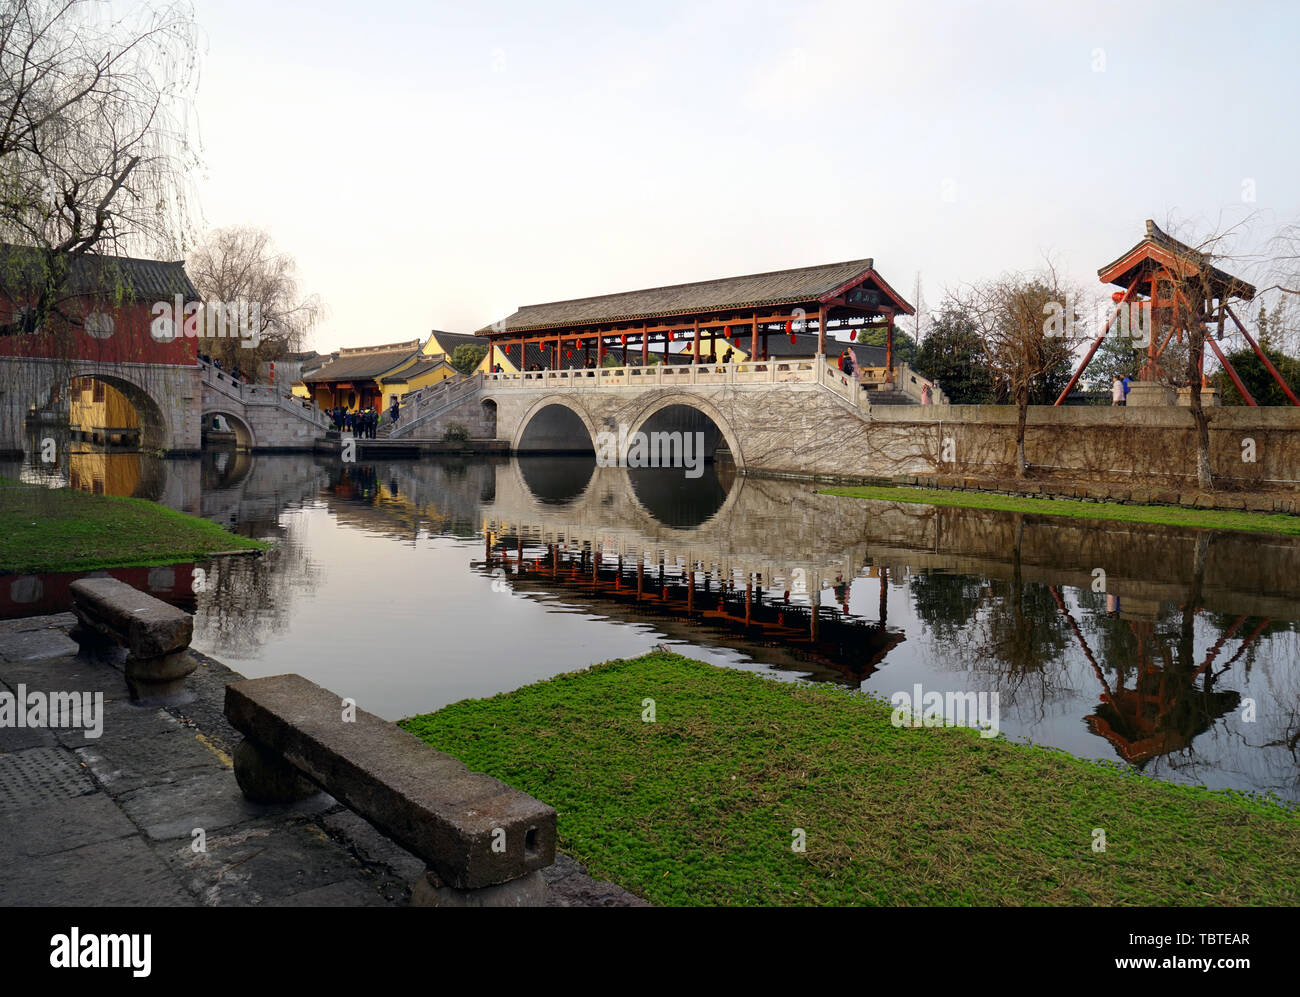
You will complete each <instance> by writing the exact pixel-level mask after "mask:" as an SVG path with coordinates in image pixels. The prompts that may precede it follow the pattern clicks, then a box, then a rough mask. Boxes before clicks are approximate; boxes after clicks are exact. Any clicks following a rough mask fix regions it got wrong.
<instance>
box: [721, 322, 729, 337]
mask: <svg viewBox="0 0 1300 997" xmlns="http://www.w3.org/2000/svg"><path fill="white" fill-rule="evenodd" d="M722 338H723V339H730V338H731V326H729V325H724V326H723V327H722Z"/></svg>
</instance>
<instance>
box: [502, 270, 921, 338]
mask: <svg viewBox="0 0 1300 997" xmlns="http://www.w3.org/2000/svg"><path fill="white" fill-rule="evenodd" d="M873 269H874V266H873V261H872V260H871V259H864V260H849V261H847V262H844V263H826V264H822V265H821V266H815V267H799V268H798V269H795V270H775V271H772V272H770V273H757V274H747V275H745V276H742V277H725V278H722V279H721V280H704V281H698V282H696V283H692V284H673V285H671V286H668V287H652V288H647V289H645V290H641V291H623V292H621V293H619V294H603V295H599V296H597V297H594V298H575V299H573V300H571V301H552V302H550V303H548V304H540V305H525V306H524V307H523V308H520V309H519V310H518V311H516V312H515V313H514V314H513V315H511V316H510V317H509V318H507V319H506V320H505V321H504V322H503V323H497V324H496V325H493V326H487V327H485V328H483V329H480V330H479V333H480V334H482V335H486V334H487V333H489V332H493V333H500V332H510V333H517V332H522V331H527V330H533V329H549V328H559V327H564V326H575V325H604V324H607V323H613V322H625V321H635V320H638V319H646V318H654V317H656V316H669V315H688V314H691V313H695V312H708V311H719V310H724V309H731V308H735V309H740V308H761V307H768V306H772V305H780V304H793V303H796V302H807V301H815V300H817V299H818V298H820V297H822V296H823V295H827V294H829V293H830V292H832V291H834V290H835V289H836V288H838V287H841V286H842V285H844V284H847V283H849V282H851V281H853V280H854V279H856V278H859V277H862V276H863V275H865V274H866V273H867V272H868V271H870V270H873ZM908 307H909V309H910V306H908Z"/></svg>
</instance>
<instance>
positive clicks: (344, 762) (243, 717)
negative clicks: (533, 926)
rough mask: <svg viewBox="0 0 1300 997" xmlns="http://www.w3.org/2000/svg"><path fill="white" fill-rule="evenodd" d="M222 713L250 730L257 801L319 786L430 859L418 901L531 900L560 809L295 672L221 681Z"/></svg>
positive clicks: (244, 762) (239, 761)
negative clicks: (224, 683) (223, 683)
mask: <svg viewBox="0 0 1300 997" xmlns="http://www.w3.org/2000/svg"><path fill="white" fill-rule="evenodd" d="M225 711H226V718H227V719H228V720H229V721H230V723H231V725H232V726H234V727H235V728H236V729H237V730H239V731H240V732H241V733H242V734H243V735H244V736H245V738H246V740H244V741H242V742H241V743H240V744H239V746H238V748H237V749H236V750H235V756H234V762H235V778H236V779H237V780H238V782H239V787H240V789H241V790H243V792H244V795H245V796H246V797H248V798H249V799H250V800H253V801H254V802H258V803H289V802H293V801H295V800H299V799H302V798H303V797H304V796H307V795H310V794H311V793H312V792H314V791H315V787H317V786H318V787H320V788H321V789H323V790H325V792H327V793H329V794H330V795H331V796H333V797H334V798H335V799H337V800H338V801H339V802H341V803H343V804H344V805H346V806H347V807H348V808H350V809H351V810H352V811H354V812H355V813H357V814H358V815H360V816H361V817H364V818H365V819H366V820H367V821H369V822H370V823H371V824H373V825H374V826H375V827H376V828H378V829H379V830H380V831H382V832H383V833H384V834H386V835H387V836H388V837H390V838H392V839H393V840H394V841H396V842H397V843H398V844H400V845H401V846H402V847H404V848H405V849H407V851H409V852H411V853H412V854H414V855H415V856H417V857H418V858H420V859H423V860H424V862H425V864H426V865H427V867H428V869H427V871H426V873H425V874H424V876H422V877H421V879H420V880H419V881H418V882H417V883H416V884H415V887H414V889H413V891H412V896H411V903H412V905H413V906H417V905H418V906H536V905H540V904H541V903H543V902H544V898H545V883H544V881H543V879H542V875H541V871H540V870H542V869H544V868H545V867H546V866H549V865H550V864H551V863H552V862H554V861H555V810H554V809H552V808H551V807H549V806H547V805H546V804H544V803H541V802H539V801H538V800H535V799H533V798H532V797H531V796H528V795H527V794H526V793H521V792H519V791H518V790H516V789H512V788H511V787H510V786H507V785H506V784H505V783H503V782H501V781H499V780H497V779H493V778H492V777H491V776H488V775H484V774H483V773H481V772H473V771H471V770H470V769H468V768H467V767H466V766H465V765H464V763H462V762H460V761H459V760H457V759H455V758H453V757H452V756H450V755H447V754H444V753H442V752H441V751H436V750H434V749H433V748H431V747H429V746H428V745H427V744H425V743H424V742H423V741H421V740H420V739H419V738H417V737H415V736H414V735H413V734H409V733H407V732H406V731H404V730H402V729H401V728H400V727H397V726H396V725H394V724H391V723H389V722H388V721H386V720H383V719H382V718H380V717H377V716H375V715H374V714H373V713H367V712H366V711H364V710H360V709H357V708H356V707H355V706H349V705H347V704H345V703H344V702H343V700H342V699H341V698H340V697H339V696H337V695H335V694H334V693H332V692H330V691H329V690H328V689H323V688H321V687H320V686H318V685H316V684H315V683H314V682H311V681H309V680H307V679H305V678H303V677H302V676H301V675H273V676H270V677H267V678H259V679H245V680H244V681H242V682H233V683H231V684H230V685H228V686H226V705H225Z"/></svg>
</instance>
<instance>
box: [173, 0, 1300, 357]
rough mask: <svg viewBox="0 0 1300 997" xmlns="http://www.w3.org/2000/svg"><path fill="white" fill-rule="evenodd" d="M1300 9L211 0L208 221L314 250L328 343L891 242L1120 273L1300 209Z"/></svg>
mask: <svg viewBox="0 0 1300 997" xmlns="http://www.w3.org/2000/svg"><path fill="white" fill-rule="evenodd" d="M1297 10H1300V7H1297V6H1296V5H1288V4H1287V3H1281V2H1279V3H1255V4H1244V5H1234V6H1230V7H1229V6H1226V5H1225V6H1223V7H1220V8H1219V9H1216V8H1215V6H1214V5H1211V4H1202V3H1157V2H1142V3H1136V2H1133V0H1127V2H1123V3H1098V2H1089V3H1067V4H1057V3H1043V2H1036V3H1035V2H1031V3H1025V4H1019V3H1016V4H1012V3H979V4H969V5H968V4H958V3H955V2H953V3H926V2H921V0H906V2H902V3H870V4H868V3H849V2H838V0H836V2H810V3H801V4H796V3H784V2H769V3H741V2H717V3H710V2H703V3H673V2H669V0H656V2H654V3H649V2H638V0H631V2H616V3H610V2H605V3H590V4H580V3H566V2H550V3H546V4H536V3H491V2H473V3H469V2H463V3H454V4H443V3H428V2H410V3H402V2H389V0H370V2H369V3H365V4H358V3H356V2H355V0H349V2H337V0H312V2H304V3H296V2H279V0H277V2H274V3H268V2H266V0H196V13H197V16H198V20H199V23H200V26H201V28H202V30H203V36H204V46H205V52H204V55H203V61H202V78H201V83H200V87H199V96H198V112H199V113H198V119H199V122H200V126H201V129H202V141H203V151H204V158H205V161H206V164H207V165H206V171H205V173H204V175H203V176H202V177H201V179H200V180H199V185H198V186H199V191H200V194H201V200H202V206H203V213H204V221H205V222H206V224H207V225H208V226H210V227H215V226H222V225H231V224H252V225H257V226H261V227H264V228H266V229H268V230H269V231H270V232H271V233H272V235H273V237H274V238H275V240H276V242H277V244H278V245H279V246H280V247H281V248H282V249H284V250H286V251H288V252H290V253H292V254H293V255H294V256H295V257H296V258H297V260H298V263H299V268H300V272H301V279H302V284H303V288H304V290H306V291H314V292H317V293H319V294H320V295H321V297H322V299H323V300H324V302H325V304H326V306H327V308H328V318H327V319H326V321H325V322H324V323H323V324H322V325H321V327H320V328H319V329H318V331H317V333H316V337H315V343H314V344H313V345H314V346H315V348H317V349H320V350H322V351H329V350H332V349H336V348H338V347H339V346H358V345H365V344H371V343H383V342H393V341H398V340H404V339H414V338H416V337H422V336H424V335H426V334H427V333H428V331H429V330H430V329H431V328H440V329H448V330H452V331H457V332H468V331H472V330H474V329H477V328H479V327H481V326H483V325H485V324H487V323H489V322H491V321H493V320H494V319H497V318H500V317H502V316H504V315H506V314H508V313H509V312H511V311H513V310H514V309H515V308H516V307H517V306H519V305H523V304H530V303H534V302H539V301H551V300H557V299H564V298H573V297H584V296H587V295H592V294H602V293H608V292H614V291H620V290H630V289H633V288H640V287H652V286H657V285H661V284H673V283H681V282H685V281H692V280H704V279H707V278H711V277H723V276H730V275H734V274H743V273H752V272H756V271H764V270H779V269H784V268H787V267H797V266H806V265H811V264H817V263H826V262H834V261H838V260H847V259H855V258H859V257H867V256H870V257H874V258H875V261H876V267H877V269H878V270H879V271H880V272H881V273H882V274H883V275H884V277H885V278H886V279H887V280H888V281H890V282H891V283H892V284H893V285H894V286H895V287H896V288H897V289H898V290H899V291H900V292H902V293H903V295H904V297H906V298H908V299H909V300H912V299H913V296H914V295H913V287H914V281H915V279H916V276H917V274H918V273H919V274H920V275H921V279H922V281H923V287H924V296H925V299H926V303H927V304H928V305H929V306H934V305H936V304H937V303H938V302H939V300H940V299H941V298H942V295H943V291H944V289H945V288H947V287H957V286H959V285H961V284H962V283H965V282H971V281H978V280H981V279H985V278H989V277H993V276H996V275H997V274H998V273H1000V272H1002V271H1006V270H1013V269H1025V268H1032V267H1034V266H1036V265H1038V264H1040V263H1041V261H1042V259H1043V256H1044V254H1045V253H1050V254H1053V255H1054V256H1055V257H1056V259H1057V260H1058V261H1059V262H1060V263H1061V264H1062V265H1063V266H1064V267H1065V268H1066V270H1067V272H1068V273H1069V274H1070V276H1072V277H1073V278H1075V279H1076V280H1078V281H1080V282H1084V283H1087V284H1088V285H1089V286H1091V287H1098V286H1099V285H1097V279H1096V271H1097V268H1098V267H1100V266H1101V265H1103V264H1105V263H1108V262H1110V261H1111V260H1112V259H1114V258H1115V257H1116V256H1118V255H1119V254H1120V253H1121V252H1122V251H1124V250H1125V249H1127V248H1128V247H1129V246H1131V245H1132V244H1133V243H1135V242H1136V241H1137V240H1138V239H1139V237H1140V236H1141V233H1142V223H1143V220H1144V219H1146V218H1154V219H1156V220H1157V221H1158V222H1160V223H1162V224H1163V223H1164V222H1165V221H1166V220H1168V219H1169V218H1170V217H1173V218H1176V219H1179V220H1181V221H1182V222H1184V223H1185V224H1186V225H1187V226H1188V227H1189V228H1188V231H1189V232H1190V233H1191V234H1196V233H1198V232H1207V231H1209V230H1211V229H1214V228H1216V227H1218V226H1221V225H1224V224H1228V223H1231V222H1234V221H1236V220H1238V219H1240V218H1242V217H1244V216H1246V215H1248V214H1249V215H1250V217H1251V226H1250V230H1249V232H1250V235H1249V237H1248V240H1247V243H1248V244H1246V245H1243V248H1246V249H1255V250H1258V249H1261V248H1262V247H1263V240H1264V239H1266V238H1267V237H1268V236H1271V235H1272V234H1274V233H1275V232H1276V231H1277V230H1278V228H1280V227H1281V226H1282V225H1283V224H1285V223H1288V222H1294V221H1297V220H1300V193H1298V188H1297V185H1296V183H1295V179H1296V163H1297V162H1298V161H1300V155H1298V153H1300V149H1298V148H1297V146H1298V145H1300V138H1298V137H1297V128H1296V127H1295V125H1296V118H1297V99H1298V98H1300V87H1297V76H1298V71H1297V69H1296V65H1297V57H1296V45H1297V40H1300V31H1298V30H1297V29H1298V28H1300V15H1298V14H1297ZM1252 196H1253V198H1254V200H1253V201H1252V200H1249V198H1250V197H1252Z"/></svg>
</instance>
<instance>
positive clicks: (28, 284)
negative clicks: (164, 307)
mask: <svg viewBox="0 0 1300 997" xmlns="http://www.w3.org/2000/svg"><path fill="white" fill-rule="evenodd" d="M45 275H46V268H45V257H44V251H43V250H38V249H32V248H29V247H27V246H15V245H11V244H7V243H0V288H3V289H4V290H6V291H8V292H9V293H10V294H14V295H17V294H26V293H33V292H34V290H35V289H36V288H37V287H39V286H40V285H41V284H42V283H44V280H45ZM118 288H121V289H123V290H124V292H125V297H126V298H127V299H128V300H134V301H137V302H153V301H163V300H170V299H171V298H173V297H175V296H176V295H177V294H181V295H183V296H184V298H185V300H186V301H198V300H199V292H198V291H197V290H196V289H195V287H194V285H193V283H191V282H190V278H189V276H188V275H187V274H186V273H185V264H184V262H179V261H178V262H175V263H165V262H163V261H161V260H141V259H136V258H134V257H130V256H101V255H85V256H77V257H73V258H72V260H71V264H70V266H69V269H68V275H67V278H66V280H65V281H64V283H63V288H62V293H64V294H69V295H71V294H105V295H115V294H116V293H117V290H118Z"/></svg>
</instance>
